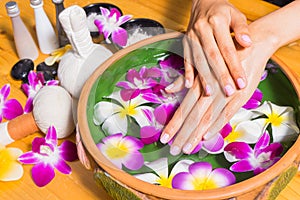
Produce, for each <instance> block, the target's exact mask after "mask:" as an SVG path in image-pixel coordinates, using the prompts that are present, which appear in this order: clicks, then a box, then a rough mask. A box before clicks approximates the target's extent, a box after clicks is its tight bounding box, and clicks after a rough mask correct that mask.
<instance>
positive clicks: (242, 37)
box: [230, 14, 252, 47]
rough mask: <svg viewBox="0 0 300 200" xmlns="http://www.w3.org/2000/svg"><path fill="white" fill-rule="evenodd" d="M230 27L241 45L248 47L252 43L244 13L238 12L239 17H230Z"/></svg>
mask: <svg viewBox="0 0 300 200" xmlns="http://www.w3.org/2000/svg"><path fill="white" fill-rule="evenodd" d="M231 19H232V21H231V25H230V26H231V28H232V30H233V32H234V35H235V39H236V41H237V42H238V43H239V44H240V45H241V46H242V47H249V46H251V44H252V40H251V37H250V32H249V29H248V24H247V18H246V16H245V15H243V14H240V16H239V17H232V18H231Z"/></svg>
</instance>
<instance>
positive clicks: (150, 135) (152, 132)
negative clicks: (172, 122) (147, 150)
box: [140, 126, 162, 144]
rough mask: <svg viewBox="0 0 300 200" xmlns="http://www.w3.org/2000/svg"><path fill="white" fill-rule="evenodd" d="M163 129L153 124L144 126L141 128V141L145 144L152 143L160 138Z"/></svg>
mask: <svg viewBox="0 0 300 200" xmlns="http://www.w3.org/2000/svg"><path fill="white" fill-rule="evenodd" d="M161 132H162V130H161V129H157V128H155V127H153V126H144V127H142V128H141V130H140V135H141V141H142V142H143V143H144V144H152V143H154V142H157V141H158V140H159V137H160V135H161Z"/></svg>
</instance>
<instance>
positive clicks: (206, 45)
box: [197, 29, 235, 96]
mask: <svg viewBox="0 0 300 200" xmlns="http://www.w3.org/2000/svg"><path fill="white" fill-rule="evenodd" d="M197 34H198V37H199V38H200V40H201V45H202V47H203V51H204V54H205V56H206V59H207V61H208V63H209V65H210V67H211V69H213V71H214V73H215V76H216V78H217V79H218V83H219V84H220V86H221V88H222V90H223V91H224V93H225V94H226V95H227V96H231V95H232V94H233V93H234V92H235V84H234V82H233V80H232V78H231V76H230V74H229V71H228V69H227V66H226V64H225V62H224V59H223V57H222V54H221V53H220V50H219V48H218V46H217V43H216V41H215V38H214V35H213V32H212V30H211V29H206V30H202V29H199V31H198V32H197Z"/></svg>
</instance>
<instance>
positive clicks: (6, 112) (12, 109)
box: [0, 84, 23, 122]
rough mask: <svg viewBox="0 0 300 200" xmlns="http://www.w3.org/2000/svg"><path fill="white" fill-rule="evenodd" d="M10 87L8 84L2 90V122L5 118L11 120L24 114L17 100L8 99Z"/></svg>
mask: <svg viewBox="0 0 300 200" xmlns="http://www.w3.org/2000/svg"><path fill="white" fill-rule="evenodd" d="M9 93H10V85H9V84H6V85H4V86H3V87H2V88H1V89H0V122H1V121H2V119H3V117H4V118H6V119H8V120H11V119H13V118H15V117H17V116H19V115H21V114H23V108H22V105H21V104H20V103H19V102H18V101H17V100H16V99H7V97H8V95H9Z"/></svg>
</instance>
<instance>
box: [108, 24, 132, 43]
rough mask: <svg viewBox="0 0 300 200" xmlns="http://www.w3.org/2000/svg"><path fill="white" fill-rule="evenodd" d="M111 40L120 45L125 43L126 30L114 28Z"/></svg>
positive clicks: (126, 37)
mask: <svg viewBox="0 0 300 200" xmlns="http://www.w3.org/2000/svg"><path fill="white" fill-rule="evenodd" d="M111 38H112V41H113V42H114V43H116V44H118V45H120V46H125V45H126V44H127V39H128V35H127V31H126V30H125V29H123V28H120V27H119V28H116V29H115V30H114V31H113V32H112V35H111Z"/></svg>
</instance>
